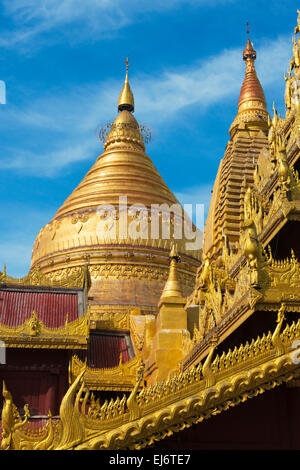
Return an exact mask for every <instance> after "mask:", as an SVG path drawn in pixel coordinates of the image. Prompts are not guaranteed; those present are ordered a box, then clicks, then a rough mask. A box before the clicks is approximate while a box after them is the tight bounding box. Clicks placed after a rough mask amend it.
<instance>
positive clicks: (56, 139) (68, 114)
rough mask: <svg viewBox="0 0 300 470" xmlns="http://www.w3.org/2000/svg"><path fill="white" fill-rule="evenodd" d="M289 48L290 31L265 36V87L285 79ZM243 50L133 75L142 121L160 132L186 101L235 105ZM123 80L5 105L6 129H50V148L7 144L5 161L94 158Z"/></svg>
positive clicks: (44, 163) (50, 166)
mask: <svg viewBox="0 0 300 470" xmlns="http://www.w3.org/2000/svg"><path fill="white" fill-rule="evenodd" d="M290 49H291V48H290V40H289V39H288V38H286V37H279V38H278V39H276V40H274V41H267V40H265V41H264V42H263V43H262V45H261V46H259V47H258V48H257V71H258V76H259V78H260V80H261V82H262V85H263V87H264V88H265V89H266V88H267V87H269V86H271V85H274V84H276V85H277V84H279V83H281V82H283V81H284V80H283V73H284V69H285V68H287V66H288V64H289V58H290ZM241 55H242V51H241V49H237V48H235V49H231V50H224V51H222V52H221V53H220V54H219V55H217V56H214V57H210V58H208V59H205V60H204V61H201V62H198V63H197V64H194V65H192V66H189V67H187V66H186V67H183V68H182V69H181V70H166V71H164V72H163V73H162V74H161V75H160V76H159V75H157V76H155V77H153V76H141V75H139V74H137V75H136V76H134V77H131V78H130V80H131V87H132V89H133V91H134V95H135V103H136V117H137V119H138V121H139V122H140V123H141V124H144V123H147V124H148V125H149V126H150V127H153V128H155V129H156V130H157V132H159V128H160V127H161V125H162V123H163V122H164V121H165V120H167V119H168V122H170V121H172V119H174V118H175V119H176V118H177V116H178V111H180V110H181V109H182V108H184V107H187V106H191V105H194V106H198V109H201V110H202V112H203V113H204V112H207V110H208V109H209V108H210V107H211V106H213V105H214V104H215V103H222V101H224V100H228V99H232V100H234V101H233V105H234V106H236V105H237V100H238V95H239V90H240V87H241V84H242V80H243V76H244V64H243V62H242V59H241ZM271 65H272V67H271ZM121 86H122V84H120V83H119V82H117V81H116V80H110V81H106V82H102V83H96V84H87V85H83V86H81V87H80V88H78V87H76V88H73V89H71V90H69V91H66V90H62V91H61V92H60V93H58V92H57V90H55V94H53V95H52V94H51V92H48V94H47V95H46V96H44V97H41V98H39V99H37V100H36V101H35V102H31V103H29V104H28V105H27V106H24V107H23V108H21V109H17V108H16V107H12V106H10V107H6V109H5V114H6V116H5V122H6V124H5V122H3V126H2V130H3V131H5V125H7V126H10V127H11V126H12V124H13V126H15V128H16V129H18V128H19V129H21V130H22V129H24V128H26V132H27V133H28V134H29V135H30V136H31V140H33V141H35V140H36V139H37V140H38V139H40V135H42V134H41V133H42V132H45V133H47V136H48V134H49V141H48V140H47V141H46V140H44V142H45V144H43V145H40V146H39V149H41V148H42V149H47V150H42V151H41V150H39V151H38V152H37V151H36V150H32V148H30V147H26V145H23V146H22V147H21V146H20V145H19V148H17V147H16V148H6V149H4V148H3V154H5V155H6V157H5V158H4V159H2V166H3V167H5V168H16V169H22V168H23V169H24V170H25V171H29V172H32V173H38V174H39V175H41V174H44V175H45V176H54V175H55V173H56V172H58V171H60V170H61V169H62V168H64V167H65V166H67V165H69V164H71V163H72V162H76V161H80V160H85V159H89V158H93V157H94V158H95V156H96V155H97V153H100V152H101V146H100V142H97V140H96V138H95V130H96V129H97V127H100V126H101V125H103V124H105V123H106V122H107V121H110V120H112V119H113V118H114V117H115V116H116V114H117V99H118V96H119V93H120V89H121ZM274 98H275V99H276V97H274ZM229 125H230V123H228V127H229ZM45 135H46V134H45ZM42 138H44V139H46V137H42ZM48 142H49V143H48ZM25 144H26V142H25ZM24 148H25V149H26V150H24ZM4 150H5V151H4Z"/></svg>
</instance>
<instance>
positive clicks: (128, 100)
mask: <svg viewBox="0 0 300 470" xmlns="http://www.w3.org/2000/svg"><path fill="white" fill-rule="evenodd" d="M125 63H126V76H125V83H124V86H123V90H122V91H121V94H120V97H119V102H118V111H124V110H126V111H130V112H133V111H134V98H133V93H132V91H131V89H130V85H129V80H128V68H129V61H128V57H127V59H125Z"/></svg>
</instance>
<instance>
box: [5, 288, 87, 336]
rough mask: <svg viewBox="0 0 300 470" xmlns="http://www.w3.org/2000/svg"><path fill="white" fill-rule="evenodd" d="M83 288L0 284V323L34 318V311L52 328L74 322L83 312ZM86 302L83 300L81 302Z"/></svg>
mask: <svg viewBox="0 0 300 470" xmlns="http://www.w3.org/2000/svg"><path fill="white" fill-rule="evenodd" d="M82 294H83V290H80V289H78V291H74V290H72V291H71V290H68V289H53V288H42V287H40V286H38V287H36V286H30V287H22V288H21V287H19V286H16V287H13V286H1V287H0V323H2V324H5V325H7V326H11V327H16V326H19V325H22V324H23V323H24V322H25V321H26V320H27V319H29V318H30V316H31V314H32V312H33V311H35V312H36V313H37V316H38V318H39V319H40V320H42V322H43V323H44V325H45V326H46V327H48V328H59V327H60V326H63V325H64V324H65V321H66V316H67V315H68V321H69V322H71V321H74V320H76V319H77V318H78V315H79V314H80V313H83V312H79V304H80V302H79V296H80V295H82ZM81 305H82V302H81Z"/></svg>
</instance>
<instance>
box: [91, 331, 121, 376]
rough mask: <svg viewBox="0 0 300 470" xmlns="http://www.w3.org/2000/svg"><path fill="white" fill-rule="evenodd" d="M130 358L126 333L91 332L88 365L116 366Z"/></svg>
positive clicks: (100, 366) (98, 366) (97, 366)
mask: <svg viewBox="0 0 300 470" xmlns="http://www.w3.org/2000/svg"><path fill="white" fill-rule="evenodd" d="M121 354H122V362H127V361H129V359H130V355H129V351H128V346H127V342H126V335H125V334H124V335H113V334H91V336H90V345H89V349H88V365H89V366H90V367H95V368H97V369H98V368H100V369H102V368H104V369H105V368H109V367H116V366H117V365H119V362H120V355H121Z"/></svg>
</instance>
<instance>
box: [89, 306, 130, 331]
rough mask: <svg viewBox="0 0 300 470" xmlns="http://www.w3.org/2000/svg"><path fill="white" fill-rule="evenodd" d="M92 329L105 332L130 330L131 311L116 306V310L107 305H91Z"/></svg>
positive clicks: (124, 307)
mask: <svg viewBox="0 0 300 470" xmlns="http://www.w3.org/2000/svg"><path fill="white" fill-rule="evenodd" d="M88 312H89V317H90V321H91V328H97V329H102V330H103V329H104V330H127V331H129V330H130V309H129V308H128V307H126V306H123V305H119V306H118V305H116V307H115V309H114V310H112V307H111V306H110V305H109V306H105V305H89V307H88Z"/></svg>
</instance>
